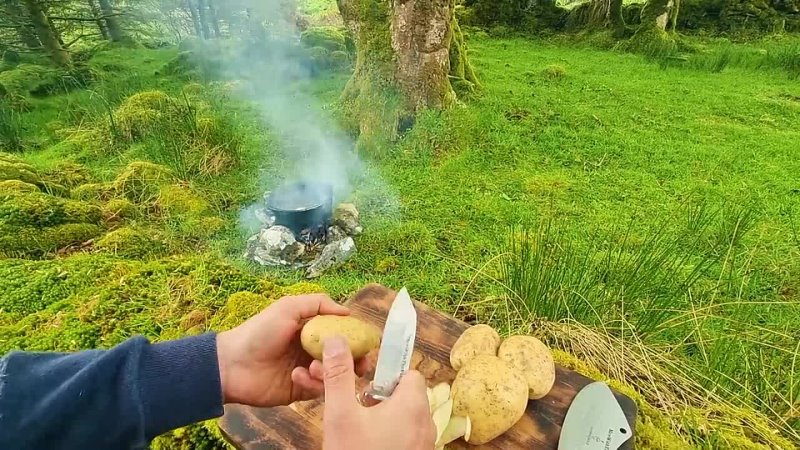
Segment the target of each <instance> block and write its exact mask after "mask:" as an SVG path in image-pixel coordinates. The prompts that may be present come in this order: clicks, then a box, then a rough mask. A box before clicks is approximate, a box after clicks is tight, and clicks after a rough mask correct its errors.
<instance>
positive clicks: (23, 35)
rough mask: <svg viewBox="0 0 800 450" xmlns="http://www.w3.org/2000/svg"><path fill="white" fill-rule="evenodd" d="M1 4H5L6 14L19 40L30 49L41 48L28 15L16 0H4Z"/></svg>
mask: <svg viewBox="0 0 800 450" xmlns="http://www.w3.org/2000/svg"><path fill="white" fill-rule="evenodd" d="M3 4H4V5H5V10H6V14H7V15H8V17H9V19H11V22H12V24H13V26H14V28H15V29H16V30H17V36H19V40H20V41H21V42H22V44H23V45H25V47H28V48H29V49H31V50H39V49H41V48H42V43H41V42H39V38H38V37H37V36H36V33H35V32H34V30H33V28H32V26H31V23H30V20H29V18H28V15H27V14H25V11H24V10H23V9H22V7H21V6H20V4H19V1H18V0H4V1H3Z"/></svg>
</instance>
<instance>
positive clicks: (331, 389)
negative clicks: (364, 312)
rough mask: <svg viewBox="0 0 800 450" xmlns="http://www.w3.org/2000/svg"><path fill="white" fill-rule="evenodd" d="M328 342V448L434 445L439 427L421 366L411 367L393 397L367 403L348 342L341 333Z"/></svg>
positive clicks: (425, 448)
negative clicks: (360, 393)
mask: <svg viewBox="0 0 800 450" xmlns="http://www.w3.org/2000/svg"><path fill="white" fill-rule="evenodd" d="M323 344H324V349H323V354H324V359H323V363H322V364H323V371H324V383H325V410H324V412H323V415H322V420H323V422H322V429H323V436H324V438H323V439H324V440H323V443H322V448H323V450H374V449H381V450H431V449H433V447H434V443H435V441H436V430H435V428H434V424H433V420H431V413H430V407H429V406H428V396H427V389H426V384H425V378H423V376H422V375H421V374H420V373H419V372H417V371H415V370H412V371H409V372H407V373H406V374H405V375H404V376H403V377H402V378H401V379H400V383H399V384H398V385H397V387H396V388H395V390H394V393H392V396H391V398H389V399H388V400H386V401H384V402H382V403H380V404H377V405H375V406H372V407H369V408H367V407H364V406H362V405H361V404H359V403H358V401H357V399H356V385H355V381H356V379H355V378H356V377H355V373H354V371H353V358H352V356H351V353H350V348H349V346H348V342H347V341H346V340H345V339H344V338H343V337H339V336H337V337H332V338H328V339H326V340H325V341H324V343H323Z"/></svg>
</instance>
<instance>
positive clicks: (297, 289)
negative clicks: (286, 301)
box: [280, 282, 325, 296]
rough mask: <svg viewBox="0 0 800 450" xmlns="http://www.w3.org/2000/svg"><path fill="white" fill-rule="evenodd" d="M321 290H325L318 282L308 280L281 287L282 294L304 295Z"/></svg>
mask: <svg viewBox="0 0 800 450" xmlns="http://www.w3.org/2000/svg"><path fill="white" fill-rule="evenodd" d="M320 292H325V290H324V289H323V288H322V286H320V285H318V284H316V283H308V282H300V283H296V284H292V285H290V286H286V287H284V288H282V289H281V291H280V293H281V296H286V295H303V294H317V293H320Z"/></svg>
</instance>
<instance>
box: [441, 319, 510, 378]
mask: <svg viewBox="0 0 800 450" xmlns="http://www.w3.org/2000/svg"><path fill="white" fill-rule="evenodd" d="M498 346H500V335H499V334H497V331H495V330H494V328H492V327H490V326H488V325H475V326H472V327H469V328H467V330H466V331H464V332H463V333H461V336H459V337H458V340H457V341H456V343H455V344H453V348H452V350H450V365H451V366H452V367H453V369H455V370H456V371H458V370H461V368H462V367H463V366H464V364H466V363H467V362H468V361H470V360H471V359H472V358H474V357H476V356H478V355H492V356H494V355H496V354H497V347H498Z"/></svg>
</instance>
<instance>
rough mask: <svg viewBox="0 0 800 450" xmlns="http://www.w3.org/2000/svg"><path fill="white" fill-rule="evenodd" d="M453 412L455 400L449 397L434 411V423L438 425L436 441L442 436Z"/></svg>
mask: <svg viewBox="0 0 800 450" xmlns="http://www.w3.org/2000/svg"><path fill="white" fill-rule="evenodd" d="M452 412H453V400H452V399H448V400H447V401H445V402H444V403H443V404H442V405H440V406H439V407H438V408H436V411H434V412H433V424H434V425H435V426H436V442H439V440H440V439H441V438H442V434H443V433H444V431H445V429H446V428H447V425H448V423H449V422H450V414H451V413H452Z"/></svg>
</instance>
